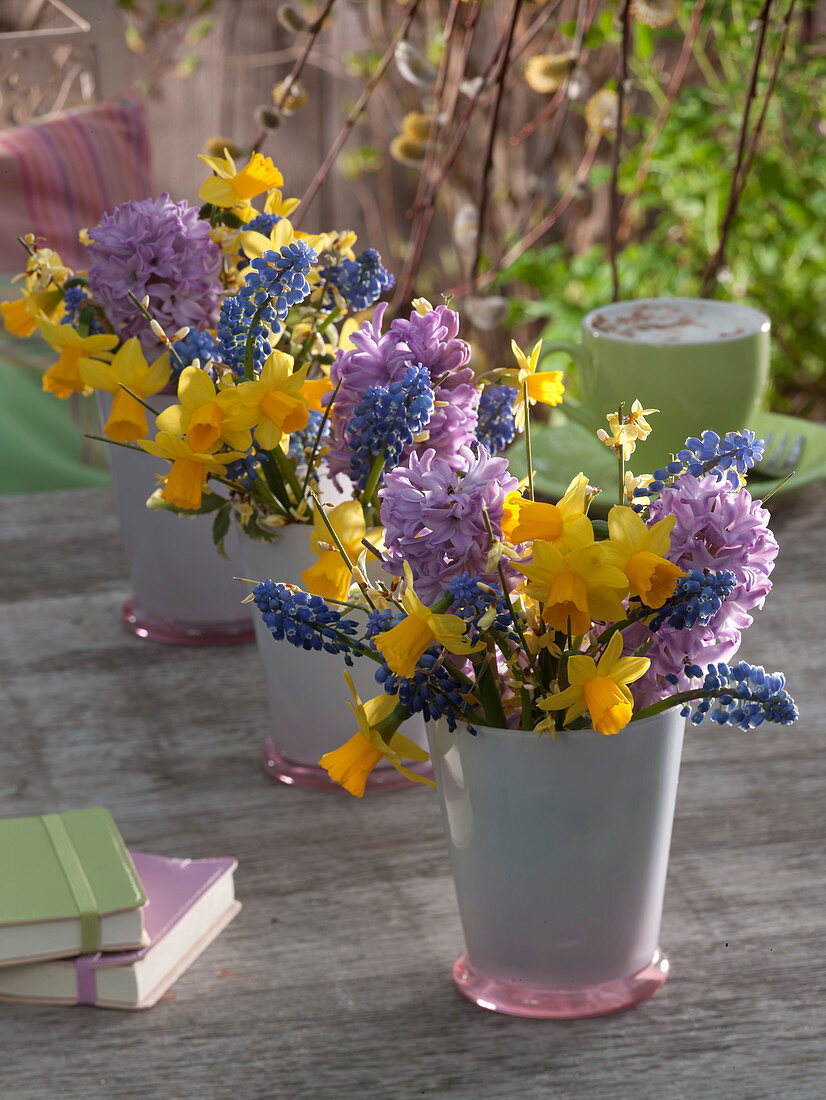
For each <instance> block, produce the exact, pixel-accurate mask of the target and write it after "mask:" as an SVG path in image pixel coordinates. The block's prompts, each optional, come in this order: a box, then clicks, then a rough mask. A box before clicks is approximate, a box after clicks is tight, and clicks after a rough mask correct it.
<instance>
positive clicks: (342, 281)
mask: <svg viewBox="0 0 826 1100" xmlns="http://www.w3.org/2000/svg"><path fill="white" fill-rule="evenodd" d="M330 282H331V283H332V285H333V286H334V287H336V289H337V290H338V291H339V293H340V294H341V296H342V297H343V298H344V300H345V301H346V302H347V304H348V305H349V307H350V308H351V309H352V310H355V311H356V312H357V311H359V310H362V309H368V308H369V307H370V306H372V305H374V304H375V303H376V302H377V301H378V300H379V298H380V297H381V296H382V294H383V293H384V291H385V290H390V289H391V287H393V286H394V285H395V279H394V278H393V276H392V275H391V274H390V272H389V271H388V270H387V268H386V267H384V265H383V264H382V262H381V256H380V255H379V253H378V252H377V251H376V249H375V248H367V249H365V250H364V252H362V253H361V255H359V256H358V257H356V259H355V260H348V259H344V260H342V261H341V263H340V264H338V265H337V266H336V267H334V268H333V270H332V272H331V274H330Z"/></svg>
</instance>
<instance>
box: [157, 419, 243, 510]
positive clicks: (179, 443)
mask: <svg viewBox="0 0 826 1100" xmlns="http://www.w3.org/2000/svg"><path fill="white" fill-rule="evenodd" d="M138 446H140V447H142V448H143V449H144V450H145V451H147V452H148V453H149V454H151V455H155V457H156V458H165V459H167V461H169V462H171V463H172V469H171V470H170V471H169V474H168V475H167V477H166V481H165V482H164V486H163V490H162V492H161V496H162V498H163V499H164V500H165V501H166V502H167V504H174V505H175V507H176V508H185V509H187V510H189V511H194V510H195V509H196V508H200V507H201V494H202V493H203V491H204V485H205V484H206V477H207V474H224V473H226V469H227V466H228V465H229V463H230V462H234V461H235V460H236V458H243V457H244V453H243V451H223V452H222V453H221V454H220V455H216V454H214V453H199V452H198V451H194V450H193V449H192V447H190V445H189V444H188V443H187V442H186V440H185V439H181V438H180V436H177V435H170V434H169V432H158V434H157V435H156V436H155V438H154V439H140V440H138ZM217 449H218V444H216V445H215V447H214V450H217Z"/></svg>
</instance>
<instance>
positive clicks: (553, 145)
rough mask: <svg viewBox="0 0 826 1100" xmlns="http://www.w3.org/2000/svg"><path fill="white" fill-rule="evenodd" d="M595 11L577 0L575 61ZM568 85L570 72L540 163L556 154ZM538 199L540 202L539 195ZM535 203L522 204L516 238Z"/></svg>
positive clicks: (554, 101)
mask: <svg viewBox="0 0 826 1100" xmlns="http://www.w3.org/2000/svg"><path fill="white" fill-rule="evenodd" d="M596 11H597V4H596V2H594V0H592V2H591V3H590V4H589V2H588V0H579V6H578V9H577V17H576V29H575V31H574V45H573V50H572V52H573V55H574V57H575V58H576V60H577V62H578V61H579V58H580V55H581V52H582V40H583V38H584V37H585V35H586V34H587V32H588V30H589V29H590V26H591V23H592V22H593V19H594V16H595V15H596ZM569 86H570V73H569V74H568V76H566V77H565V79H564V80H563V82H562V85H561V86H560V88H559V90H558V91H557V93H556V95H554V97H553V99H552V100H551V104H553V111H549V112H548V117H550V116H551V114H553V116H554V120H553V123H552V124H551V125H550V126H549V127H548V133H547V143H546V145H545V147H544V148H543V150H542V152H541V154H540V157H539V162H540V163H541V164H546V165H550V164H551V163H553V158H554V157H555V156H556V150H557V147H558V146H559V141H560V138H561V137H562V132H563V129H564V127H565V120H566V119H567V117H568V108H569V106H570V99H569V97H568V88H569ZM549 106H550V105H549ZM559 107H562V110H560V111H559V112H558V113H556V112H557V109H558V108H559ZM529 125H530V123H529ZM526 129H527V128H526ZM523 134H524V131H523ZM543 136H544V135H543ZM510 143H511V145H513V144H516V142H515V141H514V139H513V138H511V139H510ZM539 201H540V203H541V201H542V199H541V196H540V199H539ZM537 205H538V204H537V203H536V202H534V203H525V204H524V209H523V212H522V214H521V216H520V217H519V219H518V224H517V226H516V231H515V233H514V236H515V237H516V239H517V240H518V239H519V238H520V237H523V236H524V235H525V233H526V232H527V231H528V226H529V225H530V224H531V222H532V220H533V219H534V218H536V217H538V216H539V214H540V210H538V209H537Z"/></svg>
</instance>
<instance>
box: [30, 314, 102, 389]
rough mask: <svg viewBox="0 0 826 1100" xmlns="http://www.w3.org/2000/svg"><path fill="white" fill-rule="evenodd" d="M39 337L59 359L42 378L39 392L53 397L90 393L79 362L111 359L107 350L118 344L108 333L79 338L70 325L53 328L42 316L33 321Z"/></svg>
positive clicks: (89, 387) (54, 326)
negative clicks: (41, 389) (52, 349)
mask: <svg viewBox="0 0 826 1100" xmlns="http://www.w3.org/2000/svg"><path fill="white" fill-rule="evenodd" d="M37 327H38V329H39V330H40V335H41V336H42V337H43V339H44V340H45V341H46V343H47V344H48V345H49V347H51V348H54V350H55V351H59V352H60V358H59V359H58V361H57V362H56V363H55V364H54V366H53V367H49V369H48V370H47V371H46V373H45V374H44V375H43V389H44V390H45V391H46V393H53V394H55V395H56V396H57V397H71V395H72V394H73V393H83V394H88V393H91V392H92V390H91V383H90V382H87V381H86V380H85V379H84V378H82V377H81V373H80V361H81V359H84V358H85V357H89V358H90V359H91V358H92V357H93V358H95V359H111V358H112V352H111V349H112V348H113V347H115V345H116V344H117V342H118V338H117V336H114V335H113V334H112V333H102V334H101V335H99V336H81V335H80V333H78V332H76V331H75V329H73V328H72V326H71V325H54V324H52V322H51V321H46V320H44V319H43V318H42V317H40V318H38V320H37Z"/></svg>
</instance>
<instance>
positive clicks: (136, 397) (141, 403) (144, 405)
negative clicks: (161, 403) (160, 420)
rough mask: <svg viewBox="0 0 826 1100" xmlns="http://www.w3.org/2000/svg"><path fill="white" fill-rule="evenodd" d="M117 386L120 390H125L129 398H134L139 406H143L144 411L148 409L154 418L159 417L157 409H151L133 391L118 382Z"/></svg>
mask: <svg viewBox="0 0 826 1100" xmlns="http://www.w3.org/2000/svg"><path fill="white" fill-rule="evenodd" d="M118 385H119V386H120V388H121V389H122V390H126V392H127V393H128V394H129V396H130V397H134V399H135V400H136V401H137V403H138V404H139V405H143V407H144V408H145V409H149V411H150V412H151V413H152V415H153V416H154V417H158V416H160V413H159V412H158V410H157V409H153V408H152V406H151V405H150V404H149V403H148V402H147V401H144V399H143V398H142V397H139V396H138V394H136V393H135V392H134V391H133V390H130V389H129V387H128V386H124V384H123V382H118Z"/></svg>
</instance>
